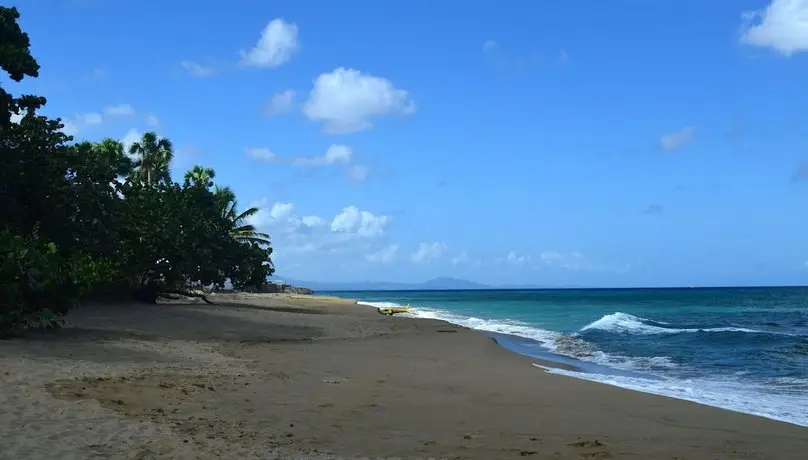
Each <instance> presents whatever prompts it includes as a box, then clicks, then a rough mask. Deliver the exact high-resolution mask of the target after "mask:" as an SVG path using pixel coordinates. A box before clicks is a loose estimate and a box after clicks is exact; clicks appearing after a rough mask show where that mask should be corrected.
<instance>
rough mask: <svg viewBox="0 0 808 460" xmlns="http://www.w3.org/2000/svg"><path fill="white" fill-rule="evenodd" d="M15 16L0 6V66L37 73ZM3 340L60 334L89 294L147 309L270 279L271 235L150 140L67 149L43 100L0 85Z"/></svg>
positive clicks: (200, 171) (203, 174)
mask: <svg viewBox="0 0 808 460" xmlns="http://www.w3.org/2000/svg"><path fill="white" fill-rule="evenodd" d="M18 18H19V13H18V12H17V10H16V8H4V7H0V67H2V69H3V70H4V71H5V72H6V73H8V75H9V76H10V77H11V79H12V80H15V81H20V80H21V79H22V78H23V77H25V76H29V77H36V76H37V75H38V72H39V65H38V64H37V62H36V60H35V59H34V58H33V57H32V56H31V54H30V52H29V39H28V36H27V35H26V34H25V33H24V32H22V30H21V29H20V27H19V26H18V25H17V19H18ZM0 103H1V105H0V159H1V160H2V164H3V167H2V168H0V203H3V205H2V206H0V254H2V258H0V337H6V336H13V335H15V334H20V333H22V332H24V330H25V329H26V328H28V327H32V326H34V327H58V325H59V324H60V320H61V318H62V316H63V315H65V314H66V313H67V312H68V310H69V309H70V308H72V307H74V306H76V305H77V304H79V303H80V301H81V300H83V299H86V298H87V297H90V296H114V297H128V296H132V297H135V298H137V299H141V300H145V301H150V302H154V301H155V300H156V298H157V295H158V293H160V292H165V291H175V292H176V291H184V290H187V289H188V288H190V287H193V286H219V287H221V286H224V284H225V283H226V281H227V280H231V281H232V283H233V285H234V286H236V287H238V288H242V287H245V286H248V285H255V286H259V287H260V285H262V284H264V283H266V278H267V277H268V276H270V275H271V274H272V272H273V271H274V267H273V265H272V261H271V258H270V257H271V254H272V248H271V247H270V241H269V236H268V235H266V234H264V233H261V232H258V231H257V230H256V229H255V227H253V226H252V225H250V224H249V223H248V222H247V220H248V218H249V217H250V216H253V215H254V214H255V213H256V212H258V210H257V209H256V208H250V209H247V210H245V211H242V212H239V211H238V208H237V201H236V197H235V194H234V193H233V192H232V190H231V189H229V188H227V187H219V186H218V185H215V184H214V182H213V179H214V178H215V172H214V171H213V170H212V169H210V168H204V167H202V166H195V167H194V168H193V169H192V170H190V171H188V172H187V173H186V174H185V176H184V181H183V182H182V183H176V182H174V181H173V180H172V178H171V173H170V164H171V160H172V158H173V155H174V154H173V146H172V144H171V141H169V140H168V139H166V138H161V137H159V136H157V135H156V134H155V133H153V132H148V133H145V134H144V135H143V136H142V138H141V139H140V140H139V141H138V142H135V143H133V144H132V146H131V148H130V149H129V151H128V152H127V151H125V149H124V147H123V145H122V144H121V143H120V142H118V141H116V140H113V139H104V140H103V141H101V142H78V143H73V142H72V141H73V140H72V138H71V137H69V136H67V135H65V134H64V133H63V132H62V129H63V125H62V123H61V122H60V120H58V119H55V120H54V119H49V118H47V117H45V116H41V115H39V114H38V113H37V110H38V109H39V108H40V107H42V106H43V105H44V104H45V103H46V101H45V99H44V98H41V97H37V96H21V97H14V96H12V95H11V94H10V93H7V92H6V91H5V89H2V88H0Z"/></svg>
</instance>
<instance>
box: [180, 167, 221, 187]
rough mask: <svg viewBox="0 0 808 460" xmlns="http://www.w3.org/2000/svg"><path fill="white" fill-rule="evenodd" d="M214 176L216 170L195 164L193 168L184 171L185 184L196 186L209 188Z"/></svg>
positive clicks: (211, 185)
mask: <svg viewBox="0 0 808 460" xmlns="http://www.w3.org/2000/svg"><path fill="white" fill-rule="evenodd" d="M214 177H216V171H214V170H213V169H212V168H205V167H202V166H199V165H195V166H194V167H193V169H189V170H188V171H185V184H186V185H194V186H196V187H203V188H211V187H213V178H214Z"/></svg>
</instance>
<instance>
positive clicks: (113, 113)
mask: <svg viewBox="0 0 808 460" xmlns="http://www.w3.org/2000/svg"><path fill="white" fill-rule="evenodd" d="M104 114H105V115H107V116H110V117H123V116H128V115H134V114H135V109H133V108H132V106H131V105H129V104H118V105H113V106H111V107H107V108H105V109H104Z"/></svg>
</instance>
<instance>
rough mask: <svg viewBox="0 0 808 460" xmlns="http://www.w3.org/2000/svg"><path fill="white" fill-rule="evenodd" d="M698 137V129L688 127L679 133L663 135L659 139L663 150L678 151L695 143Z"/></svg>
mask: <svg viewBox="0 0 808 460" xmlns="http://www.w3.org/2000/svg"><path fill="white" fill-rule="evenodd" d="M695 137H696V127H695V126H686V127H684V128H682V129H681V130H679V131H676V132H672V133H667V134H663V135H662V136H661V137H660V138H659V147H660V148H662V150H678V149H681V148H684V147H686V146H687V145H688V144H690V143H691V142H693V139H694V138H695Z"/></svg>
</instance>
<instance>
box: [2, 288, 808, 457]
mask: <svg viewBox="0 0 808 460" xmlns="http://www.w3.org/2000/svg"><path fill="white" fill-rule="evenodd" d="M211 300H212V301H214V302H216V303H217V305H203V304H163V305H140V304H116V305H100V304H92V305H86V306H83V307H81V308H79V309H77V310H75V311H74V312H72V313H71V314H70V316H69V317H68V320H69V324H68V326H67V327H66V328H65V329H64V330H62V331H60V332H58V333H54V334H47V335H41V334H34V335H32V336H31V337H30V338H28V339H22V340H11V341H3V342H0V458H1V459H15V460H19V459H37V460H40V459H41V460H45V459H102V458H103V459H118V458H122V459H124V458H125V459H186V458H187V459H217V458H222V459H230V458H233V459H253V458H255V459H258V458H267V459H273V458H284V459H285V458H289V459H296V458H300V459H303V458H350V459H353V458H462V459H486V460H497V459H510V458H536V459H623V458H626V459H642V460H649V459H694V460H699V459H772V460H788V459H804V458H807V457H806V455H808V454H806V453H807V452H808V429H806V428H802V427H798V426H793V425H789V424H785V423H779V422H775V421H771V420H766V419H763V418H758V417H754V416H749V415H743V414H738V413H733V412H729V411H724V410H720V409H715V408H710V407H707V406H701V405H698V404H694V403H690V402H685V401H678V400H674V399H668V398H664V397H659V396H653V395H647V394H642V393H636V392H632V391H628V390H623V389H620V388H615V387H611V386H607V385H602V384H597V383H593V382H587V381H583V380H576V379H572V378H568V377H563V376H557V375H552V374H548V373H546V372H544V371H542V370H541V369H537V368H536V367H534V366H531V364H532V363H533V362H536V360H533V359H530V358H527V357H524V356H520V355H517V354H514V353H511V352H508V351H506V350H504V349H502V348H501V347H499V346H498V345H496V344H495V343H494V342H493V341H492V340H491V339H490V338H488V337H487V336H485V335H482V334H479V333H476V332H474V331H470V330H466V329H463V328H459V327H457V326H453V325H450V324H447V323H444V322H440V321H435V320H417V319H408V318H400V317H392V318H391V317H386V316H383V315H380V314H378V313H377V312H376V311H375V310H374V309H372V308H369V307H363V306H359V305H355V304H354V303H353V302H351V301H346V300H341V299H336V298H313V297H307V296H294V295H268V294H263V295H257V294H218V295H214V296H212V297H211ZM545 364H546V363H545Z"/></svg>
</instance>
